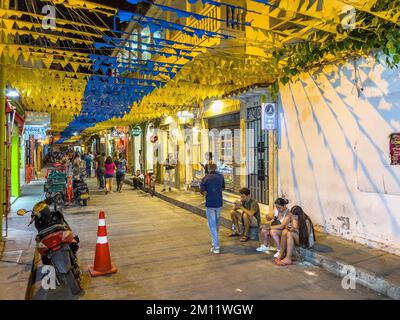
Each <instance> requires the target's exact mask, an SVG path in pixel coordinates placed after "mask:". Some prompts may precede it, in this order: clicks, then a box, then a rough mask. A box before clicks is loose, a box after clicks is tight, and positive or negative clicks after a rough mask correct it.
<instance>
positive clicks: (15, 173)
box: [11, 125, 20, 197]
mask: <svg viewBox="0 0 400 320" xmlns="http://www.w3.org/2000/svg"><path fill="white" fill-rule="evenodd" d="M19 158H20V150H19V129H18V126H16V125H14V128H13V135H12V138H11V196H12V197H19V196H20V182H19V174H20V171H19V164H20V161H19Z"/></svg>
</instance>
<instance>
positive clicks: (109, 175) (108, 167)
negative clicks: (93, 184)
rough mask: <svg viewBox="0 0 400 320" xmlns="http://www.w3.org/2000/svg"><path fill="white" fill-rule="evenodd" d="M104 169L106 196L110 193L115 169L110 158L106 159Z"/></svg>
mask: <svg viewBox="0 0 400 320" xmlns="http://www.w3.org/2000/svg"><path fill="white" fill-rule="evenodd" d="M104 168H105V172H104V173H105V174H104V177H105V179H106V194H108V193H112V185H113V179H114V175H115V169H116V167H115V163H114V162H113V160H112V158H111V157H110V156H108V157H107V159H106V161H105V164H104Z"/></svg>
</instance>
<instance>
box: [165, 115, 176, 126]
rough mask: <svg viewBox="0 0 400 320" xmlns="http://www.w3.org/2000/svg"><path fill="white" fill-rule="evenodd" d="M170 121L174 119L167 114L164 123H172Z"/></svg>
mask: <svg viewBox="0 0 400 320" xmlns="http://www.w3.org/2000/svg"><path fill="white" fill-rule="evenodd" d="M172 122H174V119H173V118H172V117H171V116H168V117H167V118H166V119H165V123H166V124H170V123H172Z"/></svg>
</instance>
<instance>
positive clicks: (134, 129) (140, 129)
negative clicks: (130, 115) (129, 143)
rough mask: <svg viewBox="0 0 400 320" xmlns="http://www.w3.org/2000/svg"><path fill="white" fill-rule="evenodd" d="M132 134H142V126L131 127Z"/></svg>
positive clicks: (136, 135)
mask: <svg viewBox="0 0 400 320" xmlns="http://www.w3.org/2000/svg"><path fill="white" fill-rule="evenodd" d="M132 134H133V136H134V137H139V136H140V135H141V134H142V128H140V127H139V126H137V127H134V128H133V129H132Z"/></svg>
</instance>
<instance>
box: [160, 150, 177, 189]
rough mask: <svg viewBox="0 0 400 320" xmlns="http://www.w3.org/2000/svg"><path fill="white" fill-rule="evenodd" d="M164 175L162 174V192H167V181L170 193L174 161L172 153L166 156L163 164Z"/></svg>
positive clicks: (174, 166)
mask: <svg viewBox="0 0 400 320" xmlns="http://www.w3.org/2000/svg"><path fill="white" fill-rule="evenodd" d="M164 168H165V174H164V189H162V192H165V191H166V190H167V182H168V181H169V191H172V179H173V177H174V175H175V168H176V161H175V159H174V157H173V154H172V153H169V154H168V157H167V159H166V160H165V163H164Z"/></svg>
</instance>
